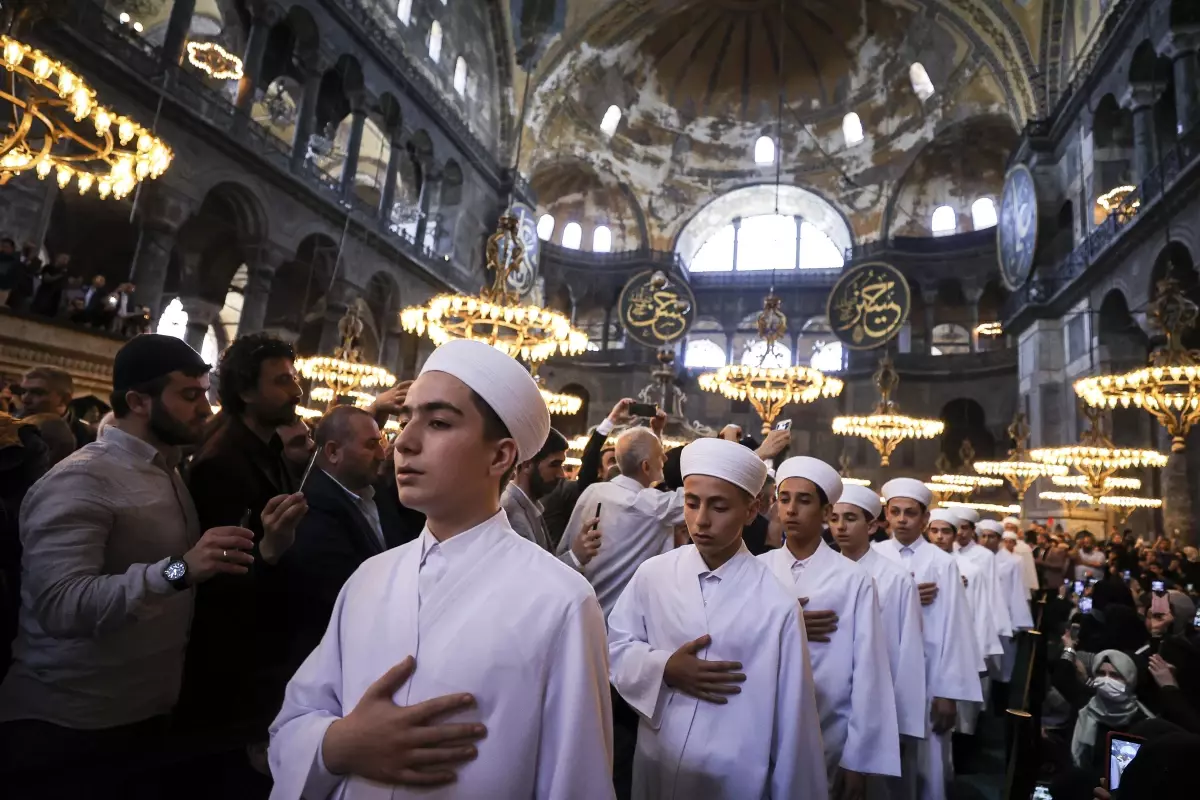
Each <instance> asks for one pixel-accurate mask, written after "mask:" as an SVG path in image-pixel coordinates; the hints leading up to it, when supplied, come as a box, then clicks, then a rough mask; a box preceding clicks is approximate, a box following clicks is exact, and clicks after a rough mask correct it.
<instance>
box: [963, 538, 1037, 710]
mask: <svg viewBox="0 0 1200 800" xmlns="http://www.w3.org/2000/svg"><path fill="white" fill-rule="evenodd" d="M976 528H977V529H978V531H979V543H980V544H981V545H983V546H984V547H986V548H987V549H989V550H991V551H993V552H994V553H995V554H996V582H997V583H998V584H999V585H1000V588H1001V594H1002V595H1003V596H1004V598H1005V602H1006V603H1007V605H1008V615H1009V618H1010V619H1011V620H1012V629H1013V635H1012V636H1011V637H1008V638H1003V637H1002V638H1001V639H1000V646H1001V647H1003V648H1004V658H1003V661H1002V662H1001V664H1000V675H999V678H998V680H997V681H995V683H996V684H998V688H997V689H996V692H995V695H994V696H996V697H997V698H998V699H1004V698H1007V693H1006V692H1007V685H1008V682H1009V681H1011V680H1012V671H1013V667H1014V666H1015V663H1016V658H1017V645H1016V635H1017V633H1019V632H1020V631H1027V630H1030V629H1032V628H1033V615H1032V614H1031V613H1030V609H1029V590H1028V589H1026V588H1025V581H1024V575H1023V573H1022V566H1021V559H1020V558H1019V557H1018V556H1016V555H1014V554H1013V553H1012V551H1011V550H1010V548H1015V546H1016V542H1017V535H1016V534H1015V533H1012V532H1011V531H1006V530H1004V527H1003V526H1002V525H1001V524H1000V523H999V522H996V521H995V520H990V519H985V520H981V521H980V522H979V524H978V525H977V526H976ZM1001 542H1003V544H1001ZM1003 710H1004V709H1003V708H1002V707H1000V706H997V707H996V712H997V713H1002V712H1003Z"/></svg>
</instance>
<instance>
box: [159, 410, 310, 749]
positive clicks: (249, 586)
mask: <svg viewBox="0 0 1200 800" xmlns="http://www.w3.org/2000/svg"><path fill="white" fill-rule="evenodd" d="M187 477H188V488H189V489H190V490H191V494H192V499H193V500H194V501H195V503H196V512H197V514H198V515H199V517H200V529H201V531H207V530H208V529H210V528H214V527H217V526H220V525H238V524H241V522H242V519H243V518H244V517H245V516H248V518H249V521H248V522H247V524H246V527H248V528H249V529H250V530H251V531H253V532H254V541H255V552H254V555H255V561H254V564H253V565H252V566H251V567H250V572H249V573H248V574H246V575H217V576H216V577H214V578H212V579H211V580H209V581H207V582H206V583H203V584H201V585H200V586H199V588H198V589H197V591H196V611H195V616H194V617H193V618H192V632H191V637H190V639H189V641H188V650H187V660H186V662H185V666H184V673H183V691H182V693H181V695H180V699H179V705H178V706H177V712H178V714H179V717H180V721H181V723H182V724H183V725H184V727H185V728H188V729H191V730H193V731H203V732H207V733H219V734H221V735H222V736H225V737H229V738H231V739H232V740H233V741H234V742H235V743H236V742H238V741H244V742H248V741H263V740H265V739H266V733H267V726H268V725H269V724H270V722H271V720H272V719H274V716H275V714H276V713H278V711H279V703H278V700H277V698H275V696H274V687H275V686H277V685H279V683H280V680H281V679H282V681H283V682H284V684H286V681H287V678H288V677H290V673H287V674H285V658H284V656H285V653H284V640H283V636H282V633H281V630H280V620H281V619H282V618H283V617H284V616H286V615H287V613H288V609H287V606H286V604H285V603H284V602H283V598H282V596H281V592H280V590H279V588H278V586H277V585H276V581H275V580H274V577H275V576H274V574H273V573H274V571H275V569H276V568H275V567H272V566H271V565H269V564H267V563H266V562H265V561H263V560H262V558H261V557H259V556H258V552H257V550H258V548H257V544H258V542H260V541H261V540H262V534H263V528H262V510H263V507H264V506H266V504H267V501H268V500H270V499H271V498H272V497H275V496H276V495H280V494H288V493H291V492H294V491H295V490H296V486H295V484H294V482H293V478H292V477H291V476H290V475H289V473H288V470H287V467H286V466H285V463H284V460H283V443H282V442H281V441H280V440H279V437H278V436H277V435H276V436H272V437H271V440H270V441H269V442H264V441H262V440H261V439H259V438H258V437H257V436H256V435H255V434H254V433H253V432H251V430H250V429H249V428H247V427H246V425H245V423H243V422H242V420H241V419H239V418H238V417H235V416H230V417H229V419H228V420H226V421H225V424H223V425H222V426H221V427H220V428H219V429H218V430H217V431H216V433H214V434H213V435H212V437H211V438H209V440H208V441H207V442H205V443H204V445H203V447H201V449H200V452H199V453H197V454H196V456H195V457H194V458H193V460H192V463H191V466H190V467H189V469H188V476H187ZM247 512H248V513H247Z"/></svg>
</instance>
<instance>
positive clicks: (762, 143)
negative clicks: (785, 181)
mask: <svg viewBox="0 0 1200 800" xmlns="http://www.w3.org/2000/svg"><path fill="white" fill-rule="evenodd" d="M754 163H755V164H774V163H775V142H774V140H772V139H771V137H770V136H760V137H758V141H757V142H755V143H754Z"/></svg>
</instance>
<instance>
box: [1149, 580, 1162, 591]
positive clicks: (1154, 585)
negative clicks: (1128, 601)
mask: <svg viewBox="0 0 1200 800" xmlns="http://www.w3.org/2000/svg"><path fill="white" fill-rule="evenodd" d="M1164 590H1165V587H1164V585H1163V582H1162V581H1150V591H1152V592H1162V591H1164Z"/></svg>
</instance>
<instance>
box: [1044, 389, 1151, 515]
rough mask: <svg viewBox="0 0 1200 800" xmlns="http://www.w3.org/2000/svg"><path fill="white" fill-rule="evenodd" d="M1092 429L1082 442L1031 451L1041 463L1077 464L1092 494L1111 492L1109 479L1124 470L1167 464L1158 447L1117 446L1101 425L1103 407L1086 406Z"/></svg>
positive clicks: (1098, 494)
mask: <svg viewBox="0 0 1200 800" xmlns="http://www.w3.org/2000/svg"><path fill="white" fill-rule="evenodd" d="M1083 413H1084V414H1085V415H1086V416H1087V418H1088V423H1089V424H1088V428H1087V430H1085V431H1084V432H1083V434H1082V435H1080V437H1079V444H1074V445H1067V446H1065V447H1042V448H1037V449H1035V450H1030V451H1029V457H1030V458H1031V459H1032V460H1033V461H1036V462H1038V463H1041V464H1047V465H1050V466H1059V467H1074V468H1075V469H1076V470H1078V471H1079V472H1080V474H1082V475H1084V476H1086V485H1085V486H1084V487H1083V490H1084V492H1085V493H1086V494H1088V495H1089V496H1091V497H1102V496H1104V495H1105V494H1106V493H1107V489H1106V488H1105V481H1106V480H1107V479H1108V478H1111V477H1112V476H1113V475H1115V474H1116V473H1117V472H1119V471H1121V470H1123V469H1136V468H1141V467H1163V466H1166V463H1167V457H1166V456H1165V455H1163V454H1162V453H1160V452H1158V451H1157V450H1146V449H1142V448H1132V447H1116V446H1115V445H1114V444H1113V442H1112V440H1111V439H1109V438H1108V437H1107V436H1106V435H1105V434H1104V432H1103V430H1101V427H1100V413H1101V412H1100V410H1099V409H1098V408H1089V407H1086V406H1085V407H1084V408H1083Z"/></svg>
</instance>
